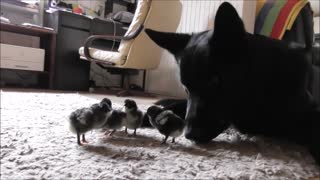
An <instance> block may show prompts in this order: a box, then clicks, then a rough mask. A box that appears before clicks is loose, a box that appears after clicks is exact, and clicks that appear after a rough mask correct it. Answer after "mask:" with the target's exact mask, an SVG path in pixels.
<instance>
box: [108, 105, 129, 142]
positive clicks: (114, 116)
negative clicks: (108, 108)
mask: <svg viewBox="0 0 320 180" xmlns="http://www.w3.org/2000/svg"><path fill="white" fill-rule="evenodd" d="M126 116H127V115H126V113H125V112H123V111H120V110H112V112H111V115H110V116H109V117H108V118H107V120H106V122H105V123H104V125H103V128H106V129H112V132H111V133H110V134H109V136H112V134H113V133H115V132H116V130H118V129H121V128H122V127H123V126H124V123H125V121H126Z"/></svg>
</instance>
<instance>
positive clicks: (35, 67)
mask: <svg viewBox="0 0 320 180" xmlns="http://www.w3.org/2000/svg"><path fill="white" fill-rule="evenodd" d="M43 63H44V62H30V61H29V62H28V61H15V60H1V63H0V68H6V69H20V70H30V71H43V70H44V69H43V68H44V64H43Z"/></svg>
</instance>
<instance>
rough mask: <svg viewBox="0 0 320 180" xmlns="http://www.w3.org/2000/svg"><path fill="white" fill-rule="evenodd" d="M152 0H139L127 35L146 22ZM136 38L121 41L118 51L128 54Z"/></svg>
mask: <svg viewBox="0 0 320 180" xmlns="http://www.w3.org/2000/svg"><path fill="white" fill-rule="evenodd" d="M150 5H151V0H141V1H138V5H137V8H136V11H135V13H134V17H133V20H132V22H131V24H130V26H129V28H128V31H127V32H126V34H125V36H126V35H128V34H131V33H132V32H134V31H136V30H137V29H138V27H139V26H140V25H141V24H144V21H145V19H146V17H147V14H148V11H149V9H150ZM133 41H134V40H130V41H121V43H120V46H119V49H118V51H119V52H120V53H121V54H123V55H125V56H127V55H128V53H129V50H130V46H131V44H132V42H133Z"/></svg>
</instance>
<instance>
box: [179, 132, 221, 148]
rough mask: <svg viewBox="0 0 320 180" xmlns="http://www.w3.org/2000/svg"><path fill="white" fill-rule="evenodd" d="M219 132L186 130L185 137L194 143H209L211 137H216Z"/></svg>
mask: <svg viewBox="0 0 320 180" xmlns="http://www.w3.org/2000/svg"><path fill="white" fill-rule="evenodd" d="M218 135H219V134H213V133H212V131H208V130H203V129H198V130H191V131H186V133H185V137H186V138H187V139H189V140H191V141H193V142H195V143H199V144H205V143H209V142H210V141H211V140H212V139H214V138H215V137H217V136H218Z"/></svg>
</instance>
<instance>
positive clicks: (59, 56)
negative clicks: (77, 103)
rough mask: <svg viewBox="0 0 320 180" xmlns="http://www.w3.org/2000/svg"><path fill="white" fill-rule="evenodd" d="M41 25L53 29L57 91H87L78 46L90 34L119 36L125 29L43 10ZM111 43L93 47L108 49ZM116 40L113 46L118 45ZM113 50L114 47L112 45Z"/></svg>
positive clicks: (85, 64)
mask: <svg viewBox="0 0 320 180" xmlns="http://www.w3.org/2000/svg"><path fill="white" fill-rule="evenodd" d="M44 19H45V20H44V23H45V26H47V27H51V28H53V29H54V30H55V31H56V32H57V44H56V49H55V54H56V55H55V58H56V60H55V76H54V81H53V88H54V89H58V90H71V91H88V90H89V86H90V84H89V79H90V62H88V61H83V60H80V56H79V52H78V51H79V48H80V47H81V46H83V44H84V42H85V40H86V39H87V38H88V37H89V36H90V35H95V34H113V33H114V29H115V28H114V25H116V35H118V36H122V35H123V34H124V33H125V32H126V30H125V29H123V28H122V27H123V25H122V24H120V23H115V24H114V23H113V22H111V21H102V20H99V19H90V18H88V17H86V16H82V15H79V14H74V13H70V12H66V11H56V12H54V13H51V14H49V13H45V17H44ZM112 44H113V42H112V41H110V42H105V41H104V42H96V44H95V45H96V47H104V48H107V49H110V48H111V47H112ZM118 44H119V43H117V44H116V45H118ZM115 49H116V48H115Z"/></svg>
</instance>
